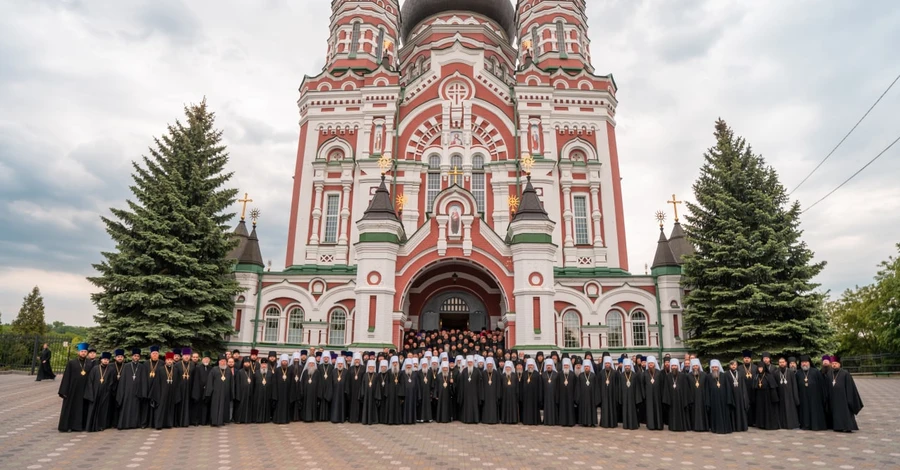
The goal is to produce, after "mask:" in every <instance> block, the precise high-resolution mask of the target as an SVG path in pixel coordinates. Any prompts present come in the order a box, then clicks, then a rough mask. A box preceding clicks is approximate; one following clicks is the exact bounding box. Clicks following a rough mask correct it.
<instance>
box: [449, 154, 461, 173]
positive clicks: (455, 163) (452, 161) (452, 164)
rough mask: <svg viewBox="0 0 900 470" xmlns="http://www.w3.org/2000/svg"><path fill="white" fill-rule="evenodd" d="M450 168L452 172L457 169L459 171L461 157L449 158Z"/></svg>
mask: <svg viewBox="0 0 900 470" xmlns="http://www.w3.org/2000/svg"><path fill="white" fill-rule="evenodd" d="M450 168H452V169H454V170H455V169H457V168H460V169H461V168H462V157H461V156H459V155H454V156H452V157H450Z"/></svg>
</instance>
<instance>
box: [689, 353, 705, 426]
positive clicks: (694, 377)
mask: <svg viewBox="0 0 900 470" xmlns="http://www.w3.org/2000/svg"><path fill="white" fill-rule="evenodd" d="M690 374H691V375H690V379H691V392H692V393H693V394H694V400H693V402H692V404H691V419H690V423H691V429H693V430H694V431H697V432H708V431H709V415H708V414H707V412H708V409H707V408H708V406H709V396H708V391H709V389H708V387H707V385H706V382H707V380H708V377H707V375H706V372H704V371H703V368H702V367H701V365H700V359H696V358H695V359H691V372H690Z"/></svg>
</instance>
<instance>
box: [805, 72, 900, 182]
mask: <svg viewBox="0 0 900 470" xmlns="http://www.w3.org/2000/svg"><path fill="white" fill-rule="evenodd" d="M897 80H900V75H897V78H895V79H894V81H893V82H891V84H890V85H888V87H887V89H886V90H884V93H882V94H881V96H879V97H878V99H877V100H875V103H873V104H872V106H871V107H869V110H868V111H866V114H863V116H862V117H861V118H859V121H856V124H855V125H854V126H853V128H851V129H850V132H848V133H847V135H845V136H844V138H843V139H841V141H840V142H838V143H837V145H835V146H834V148H833V149H831V151H830V152H828V155H825V158H823V159H822V161H821V162H819V164H818V165H816V167H815V168H813V170H812V171H810V172H809V174H808V175H806V178H803V181H801V182H800V184H798V185H797V187H795V188H794V189H792V190H791V192H789V193H788V196H790V195H791V194H794V191H796V190H798V189H800V186H803V183H805V182H806V180H808V179H809V177H810V176H812V175H813V173H815V172H816V170H818V169H819V167H821V166H822V165H823V164H824V163H825V161H826V160H828V157H830V156H831V154H833V153H834V151H835V150H837V149H838V147H840V146H841V144H843V143H844V141H845V140H847V137H850V134H852V133H853V131H854V130H856V127H857V126H859V124H860V123H861V122H863V119H865V118H866V116H868V115H869V113H870V112H872V109H874V108H875V105H877V104H878V102H879V101H881V99H882V98H884V95H886V94H887V92H889V91H891V88H892V87H893V86H894V84H895V83H897Z"/></svg>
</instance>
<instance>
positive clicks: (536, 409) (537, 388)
mask: <svg viewBox="0 0 900 470" xmlns="http://www.w3.org/2000/svg"><path fill="white" fill-rule="evenodd" d="M521 385H522V388H521V389H520V390H521V392H522V393H521V402H522V424H526V425H535V424H541V402H542V397H543V395H544V386H543V385H542V384H541V374H540V372H537V371H534V372H525V373H524V374H522V382H521Z"/></svg>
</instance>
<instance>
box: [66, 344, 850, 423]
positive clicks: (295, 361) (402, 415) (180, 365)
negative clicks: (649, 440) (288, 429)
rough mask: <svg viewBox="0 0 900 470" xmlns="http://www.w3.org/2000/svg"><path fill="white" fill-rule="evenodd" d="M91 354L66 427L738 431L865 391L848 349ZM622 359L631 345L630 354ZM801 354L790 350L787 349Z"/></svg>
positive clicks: (75, 372) (812, 413)
mask: <svg viewBox="0 0 900 470" xmlns="http://www.w3.org/2000/svg"><path fill="white" fill-rule="evenodd" d="M131 352H132V354H131V361H126V360H125V351H124V350H122V349H119V350H116V351H115V352H114V353H113V354H110V353H108V352H105V353H102V355H101V356H100V359H99V361H98V360H96V359H95V358H92V357H91V355H92V354H91V353H90V348H89V347H88V345H87V344H84V343H82V344H79V345H78V357H77V358H76V359H73V360H71V361H69V362H68V364H67V366H66V370H65V372H64V373H63V377H62V381H61V383H60V387H59V395H60V397H62V398H63V404H62V410H61V413H60V420H59V430H60V431H61V432H67V431H89V432H90V431H102V430H104V429H109V428H113V427H115V428H118V429H132V428H146V427H152V428H155V429H164V428H171V427H187V426H198V425H211V426H222V425H225V424H227V423H276V424H287V423H290V422H295V421H302V422H314V421H331V422H333V423H343V422H351V423H362V424H415V423H423V422H439V423H447V422H451V421H460V422H463V423H484V424H497V423H503V424H520V423H521V424H525V425H538V424H543V425H550V426H574V425H581V426H587V427H594V426H598V425H599V426H601V427H605V428H616V427H619V425H621V426H622V427H623V428H625V429H638V428H639V427H640V426H641V425H642V424H644V425H646V427H647V429H650V430H661V429H664V428H668V429H669V430H671V431H700V432H707V431H711V432H715V433H730V432H736V431H746V430H747V429H748V427H751V426H755V427H757V428H759V429H807V430H825V429H833V430H835V431H843V432H850V431H853V430H857V429H858V428H857V424H856V420H855V415H857V414H858V413H859V412H860V410H861V409H862V407H863V405H862V400H861V399H860V397H859V393H858V392H857V389H856V385H855V384H854V382H853V378H852V377H851V376H850V374H849V373H848V372H846V371H845V370H843V369H841V367H840V359H839V358H837V357H832V356H825V357H824V358H823V364H824V366H823V368H822V369H821V370H820V369H817V368H814V367H813V366H812V364H811V361H810V358H809V357H807V356H802V357H801V358H800V362H799V368H798V367H797V363H796V361H790V363H789V361H788V359H786V358H780V359H779V361H778V365H774V364H772V363H771V355H769V354H768V353H764V354H763V356H762V357H763V358H762V360H761V361H760V362H759V363H757V364H753V363H752V357H751V356H752V355H751V354H750V353H749V352H748V351H745V354H744V360H743V363H740V364H739V363H738V361H732V362H731V363H730V364H729V365H728V367H727V368H723V366H722V364H721V363H720V362H719V361H717V360H712V361H710V363H709V369H708V370H704V368H703V367H702V365H701V363H700V360H699V359H697V358H691V359H690V360H689V363H688V364H684V367H682V364H681V363H680V362H679V361H678V359H668V360H667V361H664V363H663V365H662V367H660V364H659V363H658V362H657V361H656V359H655V358H654V357H653V356H648V357H641V356H636V357H635V359H636V361H635V362H632V360H631V359H628V358H627V357H622V358H620V359H619V363H618V364H616V365H614V364H613V359H612V357H611V356H609V354H608V353H604V354H603V356H602V357H601V360H600V361H599V362H596V363H595V362H594V360H593V357H592V355H591V354H590V353H586V354H585V356H584V357H583V358H581V357H568V356H567V355H565V354H564V355H563V357H562V358H560V356H559V354H558V353H556V352H554V353H552V354H551V356H550V357H547V358H545V357H544V355H543V354H542V353H538V354H537V355H536V357H535V358H531V357H529V356H528V355H524V354H523V355H522V356H523V357H519V355H518V354H517V353H516V357H515V360H507V361H504V362H502V363H500V364H498V363H496V362H495V360H494V358H493V357H482V356H475V355H469V356H465V357H464V356H461V355H460V356H456V357H454V356H451V355H449V354H448V353H447V352H443V353H440V354H439V355H432V354H431V352H429V351H426V352H425V353H424V356H423V357H421V358H418V357H415V356H413V355H409V356H401V355H402V353H401V355H389V354H390V352H389V354H385V353H379V354H376V353H375V352H366V353H352V352H350V351H344V352H342V353H341V355H337V354H335V353H328V352H325V351H322V350H320V351H317V352H312V354H307V351H298V352H295V353H293V355H288V354H281V355H280V356H278V355H277V353H276V352H275V351H271V352H269V354H268V358H262V357H260V356H259V351H257V350H255V349H253V350H251V351H250V355H249V356H248V357H243V358H242V357H241V355H240V352H239V351H234V352H232V353H230V354H229V353H224V354H220V355H219V356H218V361H217V363H212V362H211V358H210V356H209V354H207V353H204V354H202V355H201V354H199V353H197V352H193V351H191V350H190V349H189V348H183V349H180V350H174V351H171V352H168V353H165V354H164V355H161V354H160V351H159V347H157V346H152V347H151V348H150V355H149V357H148V358H147V360H142V355H141V350H140V349H133V350H132V351H131ZM623 356H624V355H623ZM790 359H793V358H790Z"/></svg>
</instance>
